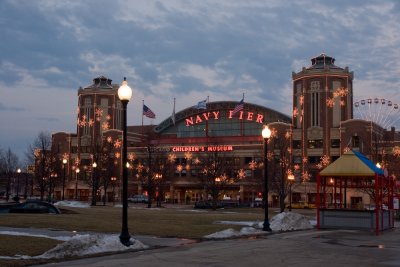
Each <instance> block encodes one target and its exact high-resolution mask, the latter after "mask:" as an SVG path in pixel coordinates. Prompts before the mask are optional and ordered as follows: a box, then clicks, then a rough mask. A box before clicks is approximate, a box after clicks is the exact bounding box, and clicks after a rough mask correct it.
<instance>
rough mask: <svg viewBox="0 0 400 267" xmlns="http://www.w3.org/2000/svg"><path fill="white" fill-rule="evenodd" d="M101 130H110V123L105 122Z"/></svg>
mask: <svg viewBox="0 0 400 267" xmlns="http://www.w3.org/2000/svg"><path fill="white" fill-rule="evenodd" d="M101 128H103V130H108V129H109V128H110V125H109V124H108V122H103V124H102V125H101Z"/></svg>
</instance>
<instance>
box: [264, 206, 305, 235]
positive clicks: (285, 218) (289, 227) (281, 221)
mask: <svg viewBox="0 0 400 267" xmlns="http://www.w3.org/2000/svg"><path fill="white" fill-rule="evenodd" d="M270 227H271V229H272V231H275V232H280V231H293V230H305V229H311V228H313V226H312V225H311V223H310V220H309V219H308V218H307V217H306V216H304V215H301V214H299V213H295V212H290V211H289V212H282V213H279V214H277V215H276V216H274V217H273V218H272V219H271V221H270Z"/></svg>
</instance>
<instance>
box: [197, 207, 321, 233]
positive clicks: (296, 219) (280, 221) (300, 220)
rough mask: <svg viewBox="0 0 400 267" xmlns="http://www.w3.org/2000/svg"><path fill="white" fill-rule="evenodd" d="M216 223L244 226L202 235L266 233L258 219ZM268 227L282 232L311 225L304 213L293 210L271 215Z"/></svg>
mask: <svg viewBox="0 0 400 267" xmlns="http://www.w3.org/2000/svg"><path fill="white" fill-rule="evenodd" d="M216 223H219V224H231V225H244V226H245V227H243V228H242V229H241V230H240V231H235V230H234V229H232V228H229V229H226V230H223V231H220V232H216V233H213V234H210V235H206V236H204V238H229V237H237V236H243V235H257V234H265V233H266V232H265V231H262V228H263V224H264V222H260V221H255V222H252V221H217V222H216ZM270 227H271V230H272V231H273V232H282V231H293V230H305V229H312V228H313V225H312V224H311V223H310V220H309V219H308V218H307V217H306V216H304V215H301V214H299V213H295V212H282V213H279V214H277V215H275V216H274V217H272V219H271V221H270Z"/></svg>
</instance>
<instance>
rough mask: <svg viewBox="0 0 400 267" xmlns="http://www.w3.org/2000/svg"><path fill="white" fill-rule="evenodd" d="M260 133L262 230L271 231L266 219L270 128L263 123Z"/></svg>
mask: <svg viewBox="0 0 400 267" xmlns="http://www.w3.org/2000/svg"><path fill="white" fill-rule="evenodd" d="M261 135H262V137H263V139H264V227H263V231H268V232H271V231H272V229H271V227H270V224H269V220H268V139H269V138H270V137H271V130H270V129H269V128H268V125H265V126H264V128H263V130H262V132H261Z"/></svg>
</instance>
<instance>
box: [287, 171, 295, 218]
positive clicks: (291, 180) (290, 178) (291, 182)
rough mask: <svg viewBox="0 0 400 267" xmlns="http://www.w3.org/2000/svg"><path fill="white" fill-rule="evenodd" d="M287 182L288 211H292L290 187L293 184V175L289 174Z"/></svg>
mask: <svg viewBox="0 0 400 267" xmlns="http://www.w3.org/2000/svg"><path fill="white" fill-rule="evenodd" d="M288 180H289V211H292V185H293V182H294V175H293V174H289V175H288Z"/></svg>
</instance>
